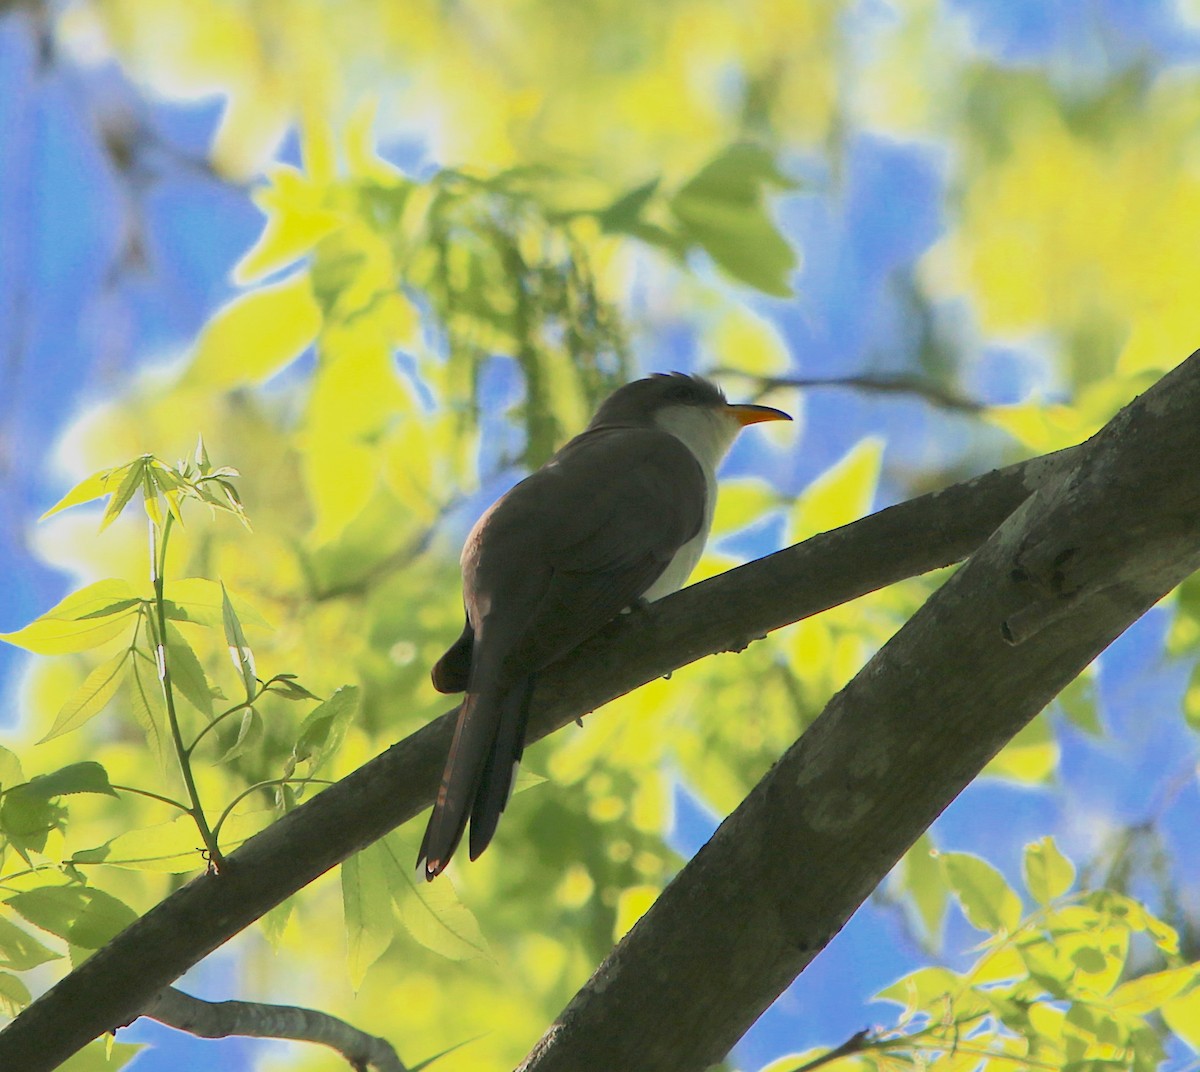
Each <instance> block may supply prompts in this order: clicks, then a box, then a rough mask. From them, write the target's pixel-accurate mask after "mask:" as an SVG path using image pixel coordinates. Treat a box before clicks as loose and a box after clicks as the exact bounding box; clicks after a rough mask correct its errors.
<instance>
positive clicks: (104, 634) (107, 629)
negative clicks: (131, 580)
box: [0, 578, 141, 655]
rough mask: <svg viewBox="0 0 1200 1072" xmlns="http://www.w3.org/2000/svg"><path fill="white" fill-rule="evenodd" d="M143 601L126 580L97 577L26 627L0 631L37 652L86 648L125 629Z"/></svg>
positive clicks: (3, 637)
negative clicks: (7, 631)
mask: <svg viewBox="0 0 1200 1072" xmlns="http://www.w3.org/2000/svg"><path fill="white" fill-rule="evenodd" d="M140 605H141V600H139V599H138V598H137V597H136V596H135V594H134V591H133V589H132V588H131V587H130V586H129V584H128V583H127V582H126V581H122V580H119V579H115V578H114V579H111V580H107V581H97V582H96V583H95V584H89V585H88V586H87V587H86V588H81V589H79V591H78V592H73V593H72V594H71V595H69V596H67V598H66V599H64V600H63V601H62V602H61V603H57V604H55V605H54V606H53V607H51V608H50V609H49V610H48V611H46V613H45V614H43V615H41V616H40V617H38V618H35V619H34V620H33V621H32V622H30V623H29V624H28V625H27V626H25V627H24V628H23V629H18V630H17V631H16V632H15V633H0V640H7V641H8V642H9V643H10V644H15V645H17V646H18V647H21V648H24V649H25V650H26V651H32V652H35V653H36V654H38V655H65V654H68V653H70V652H76V651H86V650H87V649H88V648H94V647H97V646H98V645H100V644H103V643H105V642H106V641H109V640H111V639H112V638H113V637H115V636H117V635H119V634H120V633H121V632H122V631H123V630H125V629H126V628H127V627H128V618H129V617H130V616H131V615H132V614H133V613H134V611H135V610H136V608H137V607H138V606H140Z"/></svg>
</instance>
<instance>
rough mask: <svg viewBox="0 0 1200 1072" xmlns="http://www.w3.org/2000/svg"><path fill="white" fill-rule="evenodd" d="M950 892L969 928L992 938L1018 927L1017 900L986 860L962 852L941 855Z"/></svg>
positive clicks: (1010, 888) (1019, 900) (1018, 909)
mask: <svg viewBox="0 0 1200 1072" xmlns="http://www.w3.org/2000/svg"><path fill="white" fill-rule="evenodd" d="M941 860H942V866H943V867H944V868H945V870H946V878H947V879H948V880H949V882H950V888H951V889H953V890H954V893H955V895H956V896H957V897H958V900H959V903H960V904H961V905H962V909H963V914H964V915H965V916H966V917H967V920H968V921H969V922H970V923H971V925H972V926H973V927H978V928H979V929H980V930H982V931H988V932H990V933H992V934H995V933H997V932H1000V931H1007V932H1008V933H1010V934H1011V933H1012V932H1013V931H1015V930H1016V929H1017V927H1018V926H1020V923H1021V899H1020V898H1019V897H1018V896H1017V895H1016V894H1015V893H1014V892H1013V890H1012V887H1010V886H1009V884H1008V883H1007V882H1005V881H1004V876H1003V875H1001V874H1000V872H999V871H997V870H996V869H995V868H994V867H993V866H992V865H991V864H989V863H988V862H987V861H986V860H981V859H980V858H979V857H978V856H972V855H970V854H969V853H965V852H947V853H943V854H942V857H941Z"/></svg>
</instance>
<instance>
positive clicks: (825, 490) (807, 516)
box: [791, 436, 883, 543]
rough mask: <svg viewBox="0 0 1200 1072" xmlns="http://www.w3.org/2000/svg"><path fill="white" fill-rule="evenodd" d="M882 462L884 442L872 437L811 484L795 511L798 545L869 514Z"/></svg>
mask: <svg viewBox="0 0 1200 1072" xmlns="http://www.w3.org/2000/svg"><path fill="white" fill-rule="evenodd" d="M882 459H883V440H882V439H880V438H878V437H877V436H869V437H868V438H866V439H863V440H861V441H860V442H858V443H856V444H855V445H854V446H853V447H852V448H851V449H850V451H849V452H848V453H847V454H846V455H845V457H843V458H842V459H841V460H840V461H837V462H835V463H834V464H833V465H831V466H830V467H829V468H828V469H826V470H825V472H824V473H822V474H821V475H820V476H819V477H817V479H816V480H814V481H813V482H812V483H811V484H809V486H808V487H807V488H806V489H805V490H804V493H803V494H802V495H801V496H800V498H799V499H797V500H796V505H795V506H794V507H793V509H792V518H791V541H792V542H793V543H798V542H799V541H800V540H806V539H808V538H809V537H810V536H815V535H816V534H817V533H818V532H828V531H829V530H830V529H835V528H838V527H839V526H841V525H846V524H849V523H850V522H851V521H857V520H858V519H859V518H860V517H862V516H863V515H864V514H866V513H868V512H869V511H870V509H871V503H872V500H873V499H874V497H875V487H876V485H877V484H878V483H879V469H880V464H881V462H882Z"/></svg>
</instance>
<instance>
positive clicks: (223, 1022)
mask: <svg viewBox="0 0 1200 1072" xmlns="http://www.w3.org/2000/svg"><path fill="white" fill-rule="evenodd" d="M142 1015H143V1016H147V1017H149V1018H150V1019H151V1020H157V1021H158V1022H159V1023H160V1024H166V1025H167V1026H168V1027H174V1028H177V1029H178V1030H180V1031H186V1032H187V1033H188V1034H189V1035H197V1036H199V1037H200V1038H229V1037H230V1036H231V1035H241V1036H243V1037H246V1038H269V1039H292V1040H294V1041H296V1042H315V1043H317V1044H319V1045H321V1046H328V1047H329V1048H330V1049H333V1050H337V1052H338V1053H340V1054H341V1055H342V1056H343V1057H344V1058H345V1059H346V1060H347V1061H348V1062H349V1064H350V1066H351V1067H352V1068H356V1069H362V1070H364V1072H365V1070H366V1069H368V1068H373V1069H375V1070H376V1072H407V1070H406V1069H405V1067H404V1065H403V1064H402V1063H401V1061H400V1058H399V1057H397V1056H396V1051H395V1049H393V1047H392V1044H391V1043H390V1042H388V1041H387V1040H385V1039H381V1038H376V1037H375V1036H374V1035H368V1034H367V1033H366V1032H365V1031H359V1029H358V1028H357V1027H354V1026H353V1025H352V1024H348V1023H346V1021H345V1020H339V1019H338V1018H337V1017H336V1016H330V1015H329V1014H328V1013H324V1012H320V1011H318V1010H316V1009H302V1008H299V1007H297V1006H295V1005H268V1004H264V1003H263V1002H259V1001H205V1000H204V999H203V998H197V997H193V996H192V995H191V994H185V993H184V992H183V991H182V990H176V989H175V987H173V986H168V987H164V988H163V989H162V990H160V991H159V992H158V993H157V994H156V995H155V996H154V998H153V999H152V1000H151V1002H150V1004H149V1005H148V1006H146V1008H145V1009H143V1010H142Z"/></svg>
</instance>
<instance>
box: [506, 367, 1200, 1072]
mask: <svg viewBox="0 0 1200 1072" xmlns="http://www.w3.org/2000/svg"><path fill="white" fill-rule="evenodd" d="M1197 457H1200V354H1194V355H1193V356H1192V357H1191V358H1190V359H1189V360H1188V361H1187V362H1185V363H1184V364H1183V365H1181V366H1180V367H1179V368H1177V369H1176V370H1175V371H1174V372H1173V373H1171V374H1170V375H1168V376H1167V377H1166V378H1164V379H1163V380H1162V381H1160V382H1159V383H1158V384H1157V385H1155V387H1153V388H1152V389H1151V390H1150V391H1148V392H1147V393H1146V394H1145V395H1143V396H1142V397H1141V398H1139V399H1137V400H1136V401H1135V402H1134V403H1132V404H1131V405H1129V406H1127V407H1126V408H1125V409H1124V410H1122V412H1121V413H1120V414H1118V416H1117V417H1116V418H1114V419H1113V420H1112V421H1111V422H1110V423H1109V424H1108V425H1107V426H1106V427H1105V428H1104V429H1103V430H1102V431H1101V432H1100V433H1098V434H1097V435H1096V436H1094V437H1093V438H1092V439H1091V440H1089V441H1088V442H1087V444H1085V445H1084V446H1083V447H1082V448H1080V449H1079V452H1078V455H1077V457H1076V459H1075V464H1074V465H1073V467H1072V468H1071V469H1070V470H1068V471H1065V472H1062V473H1060V474H1058V475H1057V476H1055V477H1054V478H1053V479H1052V480H1050V481H1048V482H1046V483H1045V484H1043V485H1042V487H1041V488H1039V489H1038V491H1037V492H1036V493H1035V494H1034V495H1032V496H1031V497H1030V498H1029V499H1027V500H1026V501H1025V502H1024V503H1023V504H1022V505H1021V506H1020V507H1019V508H1018V509H1017V510H1016V511H1015V512H1014V513H1013V514H1012V516H1011V517H1009V518H1008V519H1007V520H1006V521H1005V522H1004V523H1003V524H1002V525H1001V526H1000V527H999V528H998V529H997V531H996V532H995V533H994V534H993V535H992V537H991V538H990V539H989V540H988V541H987V542H986V543H985V544H984V545H983V546H982V547H981V548H980V549H979V550H978V551H977V552H976V553H975V554H973V555H972V556H971V558H970V560H969V561H968V562H967V564H966V565H965V566H964V567H963V568H962V569H961V570H959V571H958V572H957V573H956V574H955V575H954V577H952V578H951V579H950V580H949V581H948V582H947V583H946V584H945V585H944V586H943V587H942V588H940V589H939V590H938V591H937V592H936V593H935V594H934V595H933V596H932V597H931V598H930V599H929V600H928V601H927V602H926V604H925V605H924V606H923V607H922V608H921V610H920V611H918V612H917V614H915V615H914V616H913V617H912V619H911V620H910V621H909V622H908V623H906V624H905V626H904V627H903V628H902V629H901V630H900V632H898V633H897V634H896V636H895V637H893V638H892V640H891V641H890V642H889V643H888V644H887V645H885V646H884V648H882V649H881V650H880V651H879V652H878V653H877V654H876V656H875V657H874V658H873V659H872V660H871V661H870V662H869V663H868V664H867V665H866V667H864V668H863V670H862V671H861V672H860V673H859V674H858V675H857V676H856V677H855V679H854V680H853V681H852V682H851V683H850V684H849V685H848V686H847V687H846V688H845V689H843V690H842V692H840V693H839V694H838V695H837V696H835V697H834V698H833V700H832V701H831V702H830V703H829V705H828V707H827V708H826V709H825V711H824V712H823V713H822V714H821V716H820V718H819V719H818V720H817V721H816V722H815V723H814V724H813V725H812V726H811V727H810V728H809V729H808V731H807V732H806V733H805V734H804V735H803V736H802V737H801V738H800V740H799V741H798V742H796V744H795V745H793V746H792V748H791V749H789V750H788V752H787V753H786V754H785V755H784V756H783V758H782V759H781V760H780V761H779V762H778V763H777V764H776V765H775V767H774V768H772V770H771V771H770V772H769V773H768V774H767V775H766V776H765V777H764V778H763V779H762V781H761V782H760V783H759V784H758V786H756V787H755V789H754V790H753V792H752V793H751V794H750V795H749V796H748V797H747V798H746V800H745V801H744V802H743V803H742V804H741V806H739V807H738V809H737V810H736V811H735V812H734V813H733V814H732V815H731V816H730V817H729V818H728V819H727V820H726V821H725V822H724V823H723V824H722V825H721V827H720V829H719V830H718V831H717V833H716V834H715V835H714V837H713V838H712V840H710V841H709V842H708V844H707V845H705V846H704V848H703V849H702V850H701V851H700V853H699V854H698V855H697V856H696V857H695V858H694V859H693V860H692V861H691V862H690V863H689V864H688V865H687V867H685V868H684V869H683V871H682V872H680V874H679V875H678V876H677V877H676V878H675V880H674V881H673V882H672V883H671V884H670V885H669V886H668V887H667V889H666V890H665V891H664V892H663V894H662V896H661V897H660V898H659V899H658V901H657V902H656V903H655V904H654V906H653V907H652V908H651V910H650V911H649V912H648V913H647V914H646V915H645V916H644V917H643V918H642V919H641V920H640V921H639V922H638V924H637V925H636V926H635V927H634V928H633V929H632V930H631V931H630V933H629V934H628V935H627V936H626V937H625V939H624V940H623V941H622V942H621V943H620V944H619V945H618V946H617V948H616V949H615V950H614V951H613V952H612V953H611V954H610V955H609V957H608V958H607V959H606V961H605V962H604V964H602V965H601V966H600V968H599V969H598V970H597V971H596V973H595V975H594V976H593V977H592V979H591V980H590V981H589V982H588V984H587V985H586V986H584V987H583V989H582V990H580V992H579V993H578V994H577V995H576V997H575V998H574V999H573V1000H572V1001H571V1003H570V1004H569V1005H568V1006H567V1008H566V1009H565V1010H564V1012H563V1013H562V1015H561V1016H560V1017H559V1019H558V1021H557V1022H556V1023H555V1024H554V1025H553V1026H552V1027H551V1028H550V1030H549V1031H548V1032H547V1034H546V1035H545V1036H544V1037H543V1039H542V1040H541V1042H540V1043H539V1044H538V1045H537V1046H536V1047H535V1048H534V1050H533V1052H532V1053H531V1054H530V1056H529V1057H528V1058H527V1059H526V1061H525V1063H524V1064H523V1065H522V1066H521V1072H558V1070H567V1069H569V1070H571V1072H593V1070H597V1072H598V1070H603V1069H613V1068H637V1069H639V1070H640V1072H668V1070H670V1072H683V1070H699V1069H703V1068H707V1067H708V1066H709V1065H711V1064H713V1063H716V1062H717V1061H720V1060H721V1059H722V1058H723V1057H724V1056H725V1055H726V1053H727V1052H728V1051H729V1049H730V1048H731V1047H732V1046H733V1044H734V1043H735V1042H736V1041H737V1040H738V1039H739V1038H740V1037H741V1036H742V1034H743V1033H744V1032H745V1031H746V1029H747V1028H748V1027H749V1026H750V1025H751V1024H752V1023H753V1022H754V1020H755V1019H757V1017H758V1016H759V1015H760V1014H761V1013H762V1011H763V1010H764V1009H766V1008H767V1006H768V1005H770V1003H771V1002H772V1001H773V1000H774V999H775V998H776V997H777V996H778V995H779V994H780V993H781V992H782V991H783V990H784V988H786V987H787V986H788V985H789V984H790V983H791V981H792V980H793V979H794V978H795V977H796V976H797V975H798V974H799V973H800V972H801V971H802V970H803V969H804V967H805V966H806V965H807V964H808V963H809V962H810V961H811V960H812V959H813V957H815V956H816V955H817V953H818V952H820V950H821V949H823V948H824V947H825V945H826V944H828V942H829V940H830V939H831V938H832V937H833V936H834V935H835V934H836V933H837V932H838V931H839V930H840V929H841V928H842V926H843V925H844V924H845V922H846V921H847V920H848V919H849V918H850V916H851V914H852V913H853V912H854V911H855V910H856V909H857V908H858V906H859V905H860V904H861V903H862V902H863V901H864V900H865V899H866V897H867V896H868V895H869V894H870V892H871V890H873V889H874V888H875V886H876V885H878V883H879V882H880V881H881V880H882V879H883V878H884V876H885V875H886V874H887V872H888V871H889V870H890V869H891V867H892V866H893V865H894V864H895V862H896V861H897V860H898V859H899V858H900V856H901V855H902V854H903V853H904V852H905V850H906V849H907V848H908V847H909V846H910V845H911V844H912V843H913V841H915V840H916V838H917V837H918V836H919V835H920V834H921V832H922V831H924V830H925V829H926V828H927V827H928V826H929V824H930V823H931V822H932V821H933V820H934V818H936V816H937V815H938V813H939V812H941V811H942V809H944V808H945V807H946V806H947V805H948V804H949V803H950V802H951V801H952V800H953V799H954V797H955V796H957V795H958V793H959V792H960V791H961V790H962V789H963V788H964V787H965V786H966V785H967V783H968V782H970V781H971V780H972V779H973V778H974V777H975V776H976V775H977V774H978V773H979V771H980V770H981V769H982V768H983V766H984V765H985V764H986V763H987V762H988V760H989V759H991V757H992V756H993V755H995V753H996V752H997V751H999V749H1000V748H1001V747H1003V745H1004V744H1005V743H1006V742H1007V741H1008V740H1009V739H1011V737H1012V736H1013V735H1014V734H1015V733H1016V732H1017V731H1018V730H1019V729H1020V728H1021V727H1022V726H1024V725H1025V723H1026V722H1028V721H1029V720H1030V719H1031V718H1033V717H1034V715H1036V714H1037V713H1038V712H1039V711H1040V710H1041V709H1042V708H1043V707H1044V706H1045V705H1046V704H1047V703H1048V702H1049V701H1050V700H1051V699H1052V698H1053V697H1054V696H1055V694H1056V693H1058V692H1059V690H1060V689H1062V688H1063V686H1065V685H1066V684H1067V683H1068V682H1069V681H1070V680H1071V679H1072V678H1074V677H1075V676H1076V675H1077V674H1078V673H1079V672H1080V671H1081V670H1082V669H1083V668H1084V667H1086V666H1087V665H1088V663H1089V662H1091V660H1092V659H1094V658H1095V657H1096V655H1098V654H1099V653H1100V652H1101V651H1102V650H1103V649H1104V648H1105V647H1106V646H1107V645H1108V644H1109V643H1111V642H1112V640H1113V639H1115V638H1116V637H1117V636H1118V635H1120V633H1122V632H1123V631H1124V630H1125V629H1126V628H1127V627H1128V626H1129V625H1130V624H1131V623H1132V622H1133V621H1134V620H1136V619H1137V618H1138V617H1139V616H1140V615H1141V614H1143V613H1144V612H1145V611H1146V610H1147V609H1148V608H1149V607H1151V606H1152V605H1153V604H1154V603H1155V602H1156V601H1157V600H1158V599H1160V598H1161V597H1162V596H1163V595H1165V594H1166V593H1167V592H1169V591H1170V590H1171V589H1172V588H1173V587H1174V586H1175V585H1177V584H1178V583H1179V582H1180V581H1182V580H1183V579H1184V578H1186V577H1187V576H1188V575H1189V574H1190V573H1192V572H1194V571H1195V570H1196V569H1197V568H1200V466H1197V465H1195V464H1194V461H1193V459H1195V458H1197ZM614 1025H619V1028H618V1029H614Z"/></svg>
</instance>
